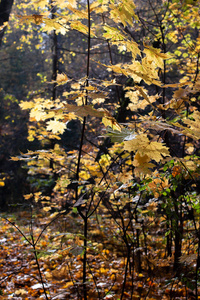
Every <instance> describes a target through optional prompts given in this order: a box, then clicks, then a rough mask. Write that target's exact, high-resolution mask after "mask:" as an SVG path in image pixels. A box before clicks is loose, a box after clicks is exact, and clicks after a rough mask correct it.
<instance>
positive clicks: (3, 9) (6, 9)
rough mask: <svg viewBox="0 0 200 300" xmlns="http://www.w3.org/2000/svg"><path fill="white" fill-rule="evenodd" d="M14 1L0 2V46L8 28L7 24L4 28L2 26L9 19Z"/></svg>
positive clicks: (4, 0) (2, 0)
mask: <svg viewBox="0 0 200 300" xmlns="http://www.w3.org/2000/svg"><path fill="white" fill-rule="evenodd" d="M13 1H14V0H1V2H0V46H1V43H2V39H3V35H4V32H5V29H6V26H5V27H3V28H1V26H3V24H4V23H5V22H8V20H9V16H10V12H11V9H12V5H13Z"/></svg>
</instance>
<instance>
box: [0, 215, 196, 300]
mask: <svg viewBox="0 0 200 300" xmlns="http://www.w3.org/2000/svg"><path fill="white" fill-rule="evenodd" d="M1 217H2V218H1V221H0V233H1V237H0V287H1V289H0V299H19V300H20V299H26V300H28V299H29V300H31V299H47V297H48V299H73V300H76V299H83V290H82V276H83V252H84V251H83V241H84V237H83V221H82V219H81V218H79V217H78V216H76V215H74V214H71V215H70V214H68V215H67V216H61V217H59V218H58V219H56V220H54V221H53V222H52V223H51V224H50V225H49V226H48V227H47V228H46V229H45V226H46V225H47V224H48V223H49V222H50V221H51V219H53V218H51V216H44V215H43V214H41V213H38V214H35V215H33V214H32V216H30V214H29V213H27V212H20V213H17V214H12V215H7V216H5V215H1ZM5 218H6V219H7V220H6V219H5ZM149 224H150V223H149ZM157 225H158V223H157ZM17 228H19V229H20V231H21V232H20V231H19V230H17ZM43 229H45V230H44V231H43V232H42V230H43ZM140 229H141V228H139V229H138V230H140ZM158 229H159V230H158ZM148 230H149V233H148V235H145V239H146V242H145V243H142V242H141V247H140V248H139V249H135V250H134V251H135V253H134V255H131V257H130V260H129V261H128V262H127V249H128V248H127V247H126V245H125V244H124V243H123V239H122V238H121V237H120V235H121V233H120V230H119V229H117V227H116V223H115V222H114V221H113V220H112V219H111V218H108V217H106V216H104V215H102V216H95V217H94V219H90V220H89V224H88V233H89V237H88V248H87V294H88V299H149V300H150V299H199V298H200V297H199V296H197V297H195V294H194V289H193V287H192V280H193V279H194V277H195V274H194V270H193V269H192V266H191V264H192V258H191V256H192V255H194V256H195V254H193V253H191V254H190V261H189V263H188V264H185V265H184V264H183V269H182V270H181V272H182V273H180V274H177V273H175V272H174V271H173V255H172V256H171V257H167V255H166V241H164V239H163V235H162V226H160V227H159V228H156V225H155V223H152V226H150V225H149V227H148ZM41 232H42V234H41ZM141 232H142V230H141ZM141 236H142V235H141ZM38 238H39V239H38ZM140 238H141V237H140ZM37 239H38V241H37ZM142 239H144V236H143V238H141V241H142ZM27 240H28V241H29V242H30V243H29V242H28V241H27ZM31 243H32V244H33V243H34V244H36V245H35V246H34V247H35V248H34V247H33V245H31ZM145 244H146V245H147V247H146V248H145V246H144V245H145ZM185 247H186V246H185ZM34 249H35V250H36V251H37V258H38V264H39V267H40V272H41V276H42V278H43V281H44V284H45V290H46V295H47V296H45V293H44V289H43V286H42V283H41V277H40V275H39V270H38V264H37V260H36V259H35V256H34V251H35V250H34ZM185 261H186V258H185ZM125 274H126V280H124V279H125ZM179 275H180V276H179ZM187 277H188V278H189V279H190V281H191V286H189V279H188V278H187ZM199 292H200V289H199ZM122 293H123V297H122Z"/></svg>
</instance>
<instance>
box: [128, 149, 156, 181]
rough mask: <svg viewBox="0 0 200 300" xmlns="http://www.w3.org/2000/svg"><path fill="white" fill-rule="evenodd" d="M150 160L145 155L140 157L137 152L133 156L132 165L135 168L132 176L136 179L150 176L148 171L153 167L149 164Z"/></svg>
mask: <svg viewBox="0 0 200 300" xmlns="http://www.w3.org/2000/svg"><path fill="white" fill-rule="evenodd" d="M150 160H151V159H150V157H149V156H148V155H147V154H144V155H141V153H140V152H139V151H138V152H137V153H136V154H135V157H134V161H133V165H134V166H135V169H134V174H135V176H136V177H141V175H148V174H151V171H150V169H152V168H153V167H155V165H154V164H152V163H150V162H149V161H150Z"/></svg>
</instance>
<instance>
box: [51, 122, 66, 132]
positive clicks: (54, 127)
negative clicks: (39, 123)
mask: <svg viewBox="0 0 200 300" xmlns="http://www.w3.org/2000/svg"><path fill="white" fill-rule="evenodd" d="M66 128H67V125H66V123H63V122H61V121H58V120H55V119H54V120H50V121H47V130H50V131H52V132H53V133H54V134H56V133H60V134H62V133H63V132H64V131H65V129H66Z"/></svg>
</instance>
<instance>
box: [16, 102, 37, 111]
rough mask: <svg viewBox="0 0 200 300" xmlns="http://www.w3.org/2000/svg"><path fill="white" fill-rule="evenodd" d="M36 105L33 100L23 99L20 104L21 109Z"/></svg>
mask: <svg viewBox="0 0 200 300" xmlns="http://www.w3.org/2000/svg"><path fill="white" fill-rule="evenodd" d="M34 105H35V104H34V102H33V101H22V102H21V103H20V105H19V106H20V107H21V109H31V108H33V107H34Z"/></svg>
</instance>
